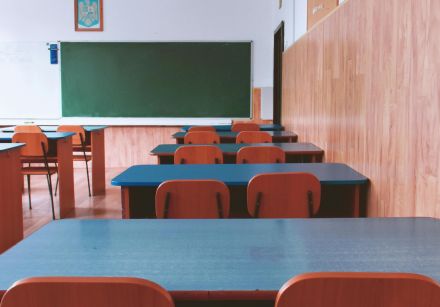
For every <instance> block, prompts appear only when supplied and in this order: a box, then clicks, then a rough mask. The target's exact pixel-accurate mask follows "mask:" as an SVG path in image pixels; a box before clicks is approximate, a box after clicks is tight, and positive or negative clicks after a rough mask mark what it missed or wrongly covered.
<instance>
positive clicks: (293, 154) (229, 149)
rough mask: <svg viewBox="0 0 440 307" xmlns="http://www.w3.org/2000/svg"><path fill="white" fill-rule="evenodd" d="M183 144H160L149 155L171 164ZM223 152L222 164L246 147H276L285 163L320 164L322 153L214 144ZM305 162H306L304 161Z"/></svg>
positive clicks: (310, 148) (301, 147)
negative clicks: (282, 154)
mask: <svg viewBox="0 0 440 307" xmlns="http://www.w3.org/2000/svg"><path fill="white" fill-rule="evenodd" d="M181 146H197V145H183V144H162V145H159V146H157V147H155V148H154V149H153V150H152V151H151V152H150V154H151V155H154V156H157V158H158V162H159V164H173V163H174V153H175V152H176V150H177V149H178V148H179V147H181ZM214 146H217V147H218V148H220V150H221V151H222V152H223V163H235V162H236V160H237V152H238V151H239V150H240V149H241V148H243V147H248V146H276V147H279V148H281V149H282V150H283V151H284V152H285V153H286V162H287V163H294V162H322V157H323V155H324V151H323V150H322V149H321V148H319V147H317V146H316V145H314V144H311V143H261V144H215V145H214ZM304 160H306V161H304Z"/></svg>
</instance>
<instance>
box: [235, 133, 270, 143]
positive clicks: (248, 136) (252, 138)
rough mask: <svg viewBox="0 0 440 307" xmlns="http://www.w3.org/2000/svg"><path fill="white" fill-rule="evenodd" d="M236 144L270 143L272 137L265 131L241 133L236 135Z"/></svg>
mask: <svg viewBox="0 0 440 307" xmlns="http://www.w3.org/2000/svg"><path fill="white" fill-rule="evenodd" d="M236 143H237V144H242V143H247V144H252V143H272V136H271V135H270V134H269V133H267V132H265V131H243V132H240V133H239V134H238V135H237V139H236Z"/></svg>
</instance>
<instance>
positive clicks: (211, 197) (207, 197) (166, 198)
mask: <svg viewBox="0 0 440 307" xmlns="http://www.w3.org/2000/svg"><path fill="white" fill-rule="evenodd" d="M156 216H157V217H158V218H180V219H184V218H186V219H209V218H227V217H228V216H229V190H228V187H227V186H226V185H225V184H224V183H223V182H221V181H217V180H170V181H165V182H163V183H162V184H161V185H160V186H159V187H158V188H157V191H156Z"/></svg>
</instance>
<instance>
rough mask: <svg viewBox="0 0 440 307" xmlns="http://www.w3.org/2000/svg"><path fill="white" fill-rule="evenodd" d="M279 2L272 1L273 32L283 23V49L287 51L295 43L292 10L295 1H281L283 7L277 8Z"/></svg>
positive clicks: (276, 0)
mask: <svg viewBox="0 0 440 307" xmlns="http://www.w3.org/2000/svg"><path fill="white" fill-rule="evenodd" d="M278 1H279V0H273V6H274V17H273V22H272V28H273V32H275V29H276V28H277V27H278V26H279V24H280V23H281V21H284V48H285V49H287V48H289V47H290V45H292V44H293V43H294V42H295V35H294V33H295V22H294V10H295V1H296V0H283V5H282V7H281V8H279V2H278Z"/></svg>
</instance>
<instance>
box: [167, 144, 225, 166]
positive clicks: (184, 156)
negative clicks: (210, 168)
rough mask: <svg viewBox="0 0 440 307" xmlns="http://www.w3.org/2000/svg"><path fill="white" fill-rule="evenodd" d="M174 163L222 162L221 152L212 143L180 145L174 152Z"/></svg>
mask: <svg viewBox="0 0 440 307" xmlns="http://www.w3.org/2000/svg"><path fill="white" fill-rule="evenodd" d="M174 164H223V153H222V151H221V150H220V148H218V147H216V146H212V145H203V146H181V147H179V148H178V149H177V150H176V152H175V153H174Z"/></svg>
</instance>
